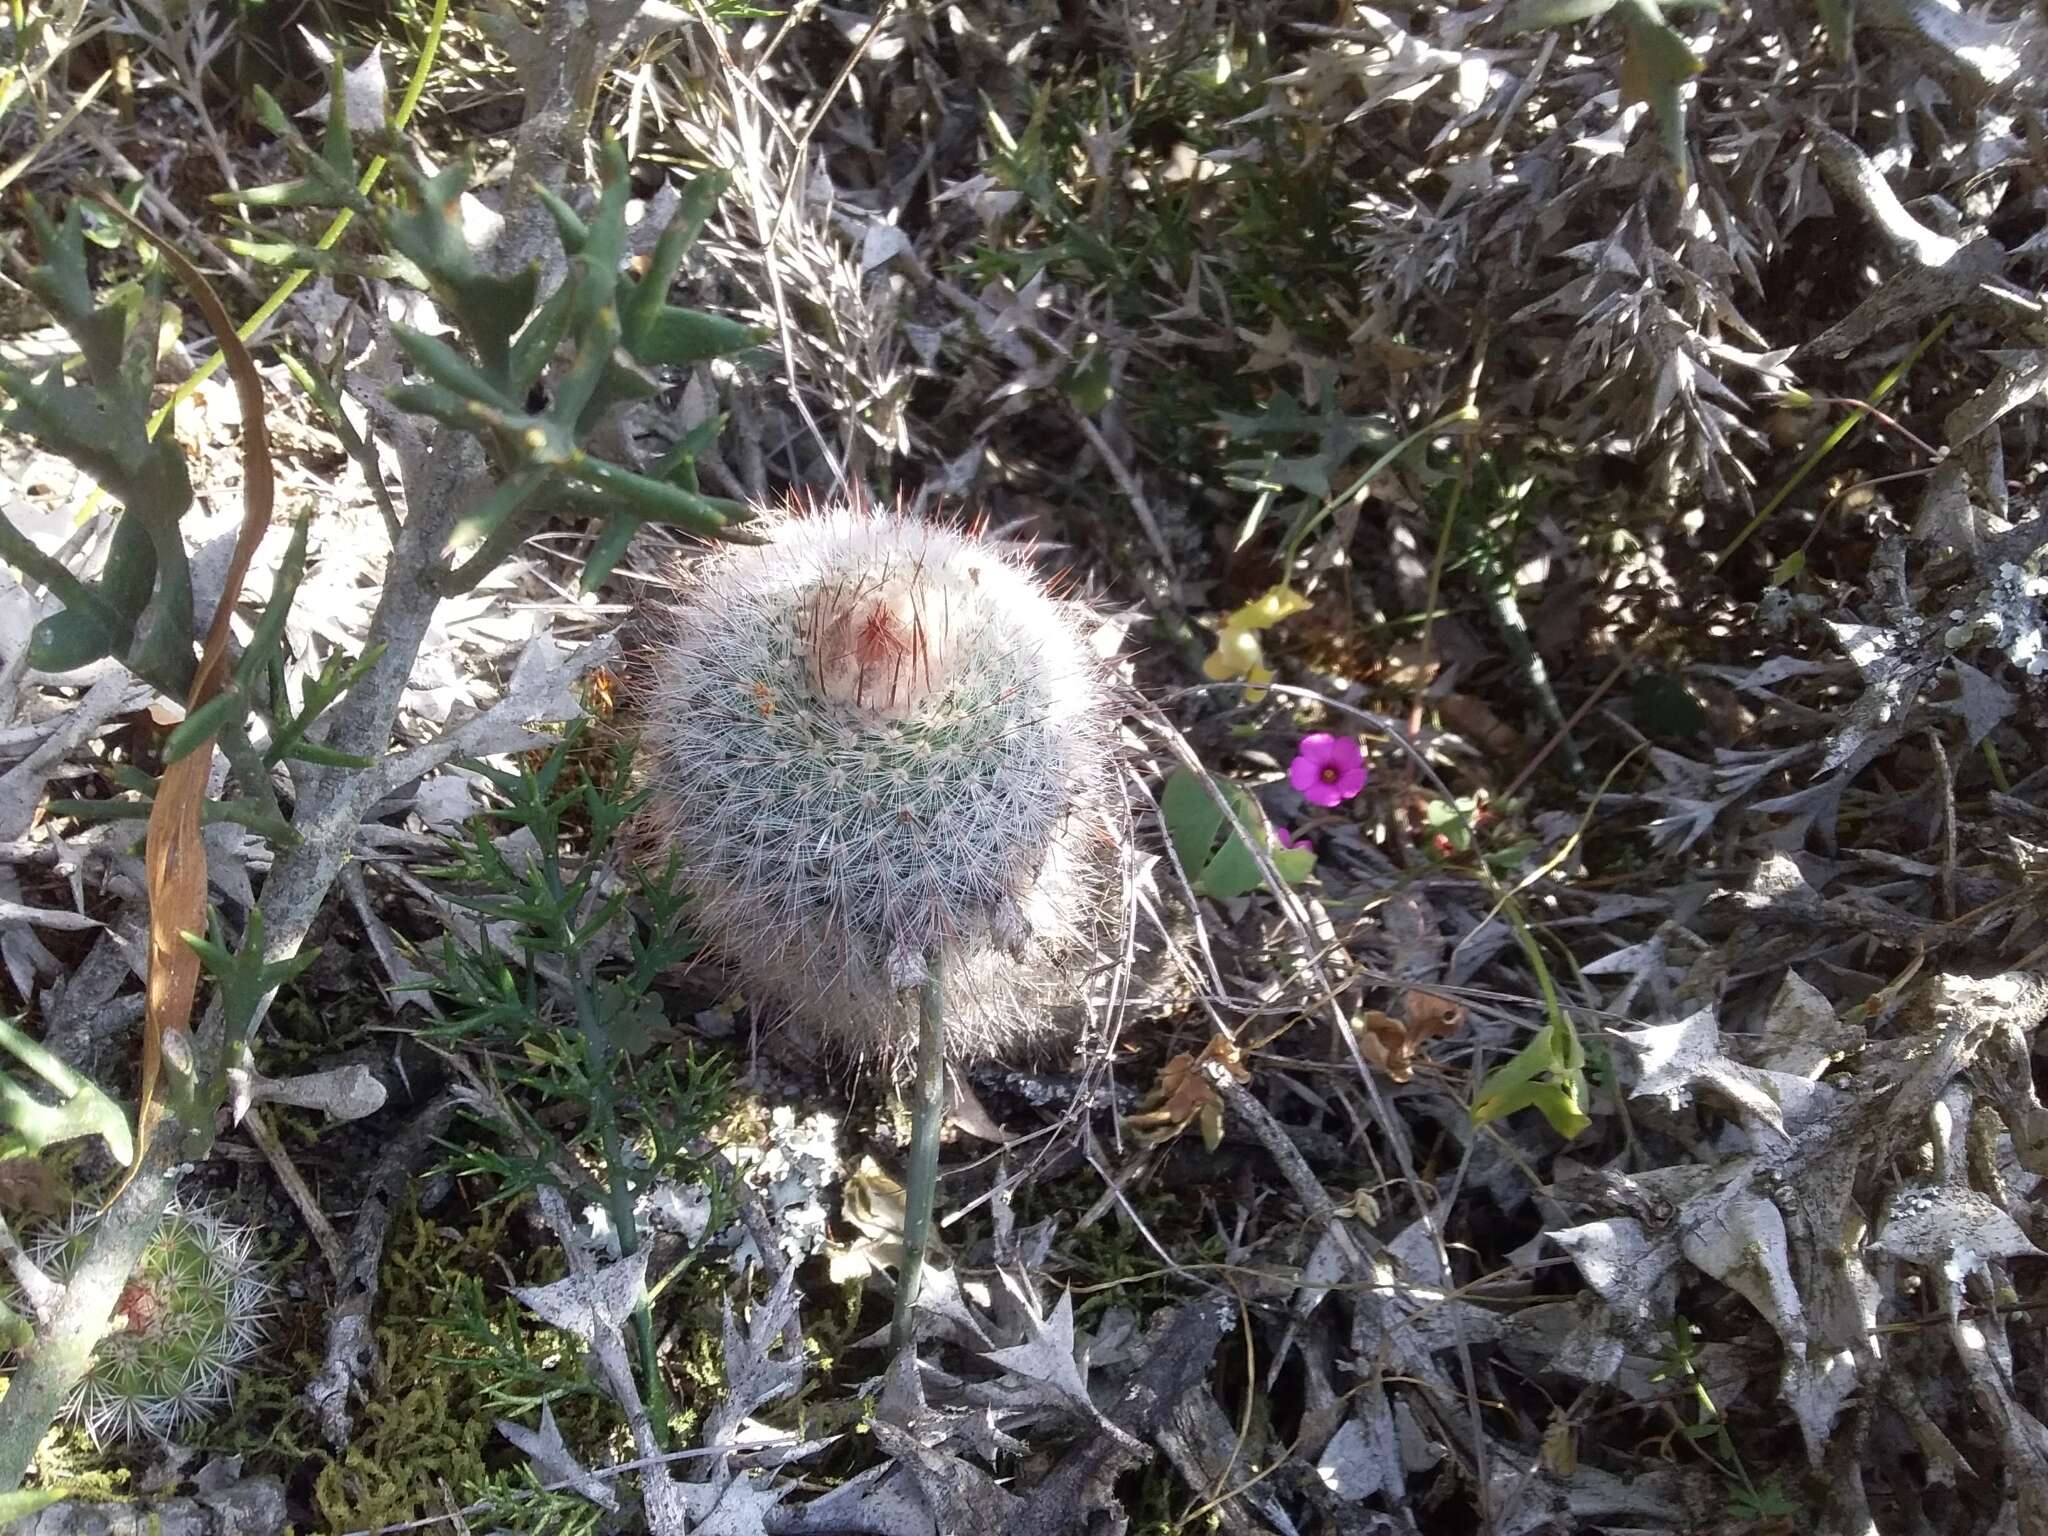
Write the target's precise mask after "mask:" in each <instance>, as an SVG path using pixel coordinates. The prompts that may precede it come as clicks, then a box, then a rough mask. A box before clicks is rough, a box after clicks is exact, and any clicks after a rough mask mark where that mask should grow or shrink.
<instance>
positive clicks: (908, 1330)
mask: <svg viewBox="0 0 2048 1536" xmlns="http://www.w3.org/2000/svg"><path fill="white" fill-rule="evenodd" d="M944 984H945V967H944V962H943V960H942V958H941V956H940V955H939V953H938V951H936V950H934V951H933V952H932V954H931V956H930V958H929V959H927V960H926V961H925V971H924V983H923V985H921V986H920V987H919V988H918V989H917V1099H916V1102H915V1103H914V1104H913V1105H912V1106H911V1122H910V1169H909V1174H908V1177H907V1178H906V1179H905V1180H904V1185H903V1263H902V1264H901V1265H900V1266H899V1267H898V1269H897V1271H896V1320H895V1325H894V1326H893V1327H892V1328H891V1330H890V1334H889V1344H890V1348H891V1349H894V1350H898V1351H900V1350H902V1349H903V1348H904V1347H905V1346H906V1345H908V1344H910V1343H911V1342H912V1341H913V1340H914V1339H915V1338H916V1336H917V1328H916V1323H917V1292H918V1284H919V1282H920V1281H921V1280H922V1279H923V1278H924V1255H925V1249H926V1248H928V1247H929V1246H930V1245H931V1237H932V1207H933V1206H934V1205H935V1204H937V1201H938V1192H939V1131H940V1129H941V1127H942V1126H943V1125H944V1124H945V1119H946V1009H945V1002H944V999H943V997H942V996H941V993H942V992H943V990H944Z"/></svg>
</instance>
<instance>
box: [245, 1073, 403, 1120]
mask: <svg viewBox="0 0 2048 1536" xmlns="http://www.w3.org/2000/svg"><path fill="white" fill-rule="evenodd" d="M386 1096H387V1095H386V1092H385V1088H384V1084H383V1082H382V1080H381V1079H379V1078H378V1076H377V1074H376V1073H374V1072H372V1071H371V1070H370V1069H369V1068H368V1067H366V1066H363V1065H362V1064H361V1063H359V1062H357V1063H351V1064H350V1065H348V1066H345V1067H334V1068H331V1069H330V1070H328V1071H325V1072H308V1073H306V1074H305V1075H304V1076H301V1077H286V1078H270V1077H257V1078H255V1079H253V1080H252V1081H251V1083H250V1085H249V1099H248V1102H250V1103H255V1104H264V1103H270V1104H290V1105H293V1106H294V1107H296V1108H299V1109H317V1110H319V1111H321V1113H323V1114H325V1115H326V1116H327V1117H328V1118H329V1119H331V1120H362V1119H365V1118H367V1117H368V1116H370V1115H374V1114H376V1113H377V1111H378V1110H380V1109H382V1108H383V1107H384V1101H385V1098H386Z"/></svg>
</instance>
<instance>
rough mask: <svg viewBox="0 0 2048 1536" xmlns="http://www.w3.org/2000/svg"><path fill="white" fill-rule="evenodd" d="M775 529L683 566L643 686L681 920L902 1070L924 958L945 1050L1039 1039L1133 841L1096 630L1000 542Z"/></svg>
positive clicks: (869, 521) (906, 524)
mask: <svg viewBox="0 0 2048 1536" xmlns="http://www.w3.org/2000/svg"><path fill="white" fill-rule="evenodd" d="M756 526H757V527H759V526H762V525H758V524H757V525H756ZM763 531H764V532H766V533H767V534H768V535H769V536H770V539H771V542H770V543H768V544H766V545H762V546H757V547H744V548H742V547H733V546H726V547H721V548H719V549H717V550H715V551H714V552H712V553H710V554H708V555H706V556H705V557H703V558H702V559H701V560H700V561H698V562H697V563H696V564H695V565H693V566H692V567H691V568H690V570H689V572H688V575H687V578H686V583H687V589H686V591H685V592H684V594H683V601H682V602H681V603H680V604H679V605H678V607H677V608H676V609H675V610H674V612H673V614H672V615H666V616H664V618H663V619H662V621H661V624H660V629H659V633H658V636H657V638H656V642H655V644H654V647H653V655H652V657H651V661H650V665H649V669H648V675H647V679H646V690H645V693H644V699H645V712H646V716H647V718H646V728H645V732H644V742H645V748H646V755H645V758H644V759H643V760H644V761H645V762H646V763H647V764H648V765H649V768H650V772H651V777H652V784H653V787H654V789H655V798H654V807H655V809H654V812H653V814H654V816H655V818H656V828H657V832H658V835H659V836H661V837H662V838H664V839H665V840H666V841H667V842H668V843H669V844H670V845H671V846H673V847H675V848H676V849H677V850H678V851H679V852H680V854H681V856H682V863H683V870H684V874H685V877H686V879H687V880H688V883H689V885H690V888H691V890H692V893H693V895H694V896H695V899H696V906H695V909H694V913H693V917H692V922H693V924H694V925H695V926H696V928H697V929H698V931H699V932H700V933H701V934H702V935H703V936H704V937H705V938H706V939H707V940H708V941H709V942H710V943H712V944H713V945H714V946H715V948H716V950H717V952H718V953H719V954H720V955H721V956H722V957H723V958H724V959H726V960H727V961H728V962H729V963H731V964H733V965H734V966H735V967H736V968H737V969H738V970H739V971H740V973H741V974H742V976H743V977H744V979H745V980H746V982H747V983H748V984H749V986H750V987H751V988H752V989H753V990H754V991H756V992H757V993H765V994H766V995H767V996H769V997H770V998H773V999H775V1000H777V1001H779V1002H781V1003H783V1004H784V1005H786V1006H787V1007H788V1008H789V1009H790V1010H791V1011H792V1012H793V1013H794V1014H795V1015H796V1016H797V1017H798V1018H799V1019H801V1020H803V1021H805V1022H807V1023H808V1024H810V1025H811V1026H813V1027H815V1028H817V1029H819V1030H821V1031H823V1032H825V1033H827V1034H829V1035H831V1036H833V1037H835V1038H836V1039H838V1040H839V1041H840V1042H841V1043H842V1044H845V1045H847V1046H850V1047H852V1048H853V1049H854V1050H855V1051H856V1052H858V1053H859V1054H861V1055H864V1056H879V1057H881V1058H883V1059H884V1060H886V1061H888V1062H891V1063H896V1062H900V1061H901V1059H902V1058H903V1055H904V1053H905V1050H906V1049H907V1047H908V1045H909V1042H910V1040H911V1036H912V1032H913V1023H912V1017H911V1013H910V1011H909V1009H908V1007H907V1005H906V1003H905V1001H904V998H903V996H902V993H903V990H904V989H905V988H907V987H914V986H916V985H917V983H918V981H919V980H920V978H921V977H922V976H923V974H924V967H925V963H926V961H927V959H928V957H930V956H932V955H934V954H936V953H943V957H944V960H945V1004H946V1014H947V1017H946V1029H947V1035H948V1041H949V1045H948V1050H949V1053H950V1054H952V1055H953V1056H955V1057H967V1056H981V1055H990V1054H1004V1053H1008V1052H1012V1051H1014V1050H1015V1049H1017V1048H1019V1047H1022V1046H1026V1045H1029V1044H1031V1043H1033V1042H1034V1041H1036V1040H1038V1039H1041V1038H1043V1037H1044V1036H1046V1035H1047V1034H1048V1033H1049V1032H1050V1031H1051V1030H1052V1028H1053V1025H1052V1022H1051V1018H1050V1015H1049V1011H1048V1009H1049V1004H1051V1003H1052V1002H1054V1001H1055V1000H1057V999H1059V998H1060V997H1061V995H1062V994H1065V995H1066V996H1067V997H1068V998H1069V999H1070V998H1071V996H1072V994H1073V992H1074V991H1075V990H1076V985H1077V981H1078V977H1077V976H1076V975H1075V974H1073V973H1074V971H1075V970H1076V969H1077V968H1078V967H1079V966H1081V965H1083V964H1085V959H1084V957H1085V956H1086V954H1087V953H1088V952H1089V951H1090V949H1091V945H1090V942H1089V941H1090V939H1091V937H1092V936H1093V935H1094V933H1095V931H1096V928H1097V924H1098V922H1099V919H1100V915H1101V913H1102V910H1103V907H1104V890H1105V886H1106V884H1107V882H1108V880H1109V878H1110V876H1111V874H1112V873H1113V871H1114V870H1115V868H1116V867H1117V861H1118V858H1119V855H1120V851H1121V849H1122V847H1123V845H1124V843H1125V841H1126V838H1125V818H1124V814H1123V811H1122V809H1121V805H1122V801H1121V797H1120V794H1119V792H1118V786H1117V782H1116V774H1115V768H1114V753H1115V743H1116V715H1117V705H1116V703H1115V702H1114V698H1113V694H1112V691H1111V686H1110V674H1109V672H1108V670H1107V667H1106V664H1105V662H1104V660H1103V659H1102V658H1101V657H1100V656H1099V655H1098V654H1097V653H1096V651H1095V649H1094V648H1093V646H1092V645H1091V643H1090V638H1089V636H1090V631H1091V629H1092V627H1093V625H1092V621H1091V616H1090V615H1089V613H1088V611H1087V610H1086V609H1085V608H1084V607H1082V606H1081V605H1079V604H1077V603H1073V602H1069V601H1065V600H1063V599H1061V598H1058V597H1056V596H1054V595H1053V594H1052V593H1051V592H1050V591H1049V590H1048V588H1047V586H1046V584H1045V583H1044V582H1043V581H1042V580H1041V579H1040V578H1039V577H1038V576H1037V575H1036V574H1035V572H1034V571H1033V570H1032V569H1031V567H1030V566H1029V564H1028V563H1027V557H1026V555H1025V554H1024V552H1022V551H1020V550H1018V549H1017V548H1015V547H1014V546H1010V545H1006V544H1003V543H1000V542H998V541H996V540H993V539H989V538H986V537H983V536H981V535H978V534H975V533H972V532H964V531H959V530H955V529H951V528H946V527H941V526H938V525H936V524H931V523H926V522H923V521H921V520H918V519H915V518H911V517H908V516H905V515H902V514H899V513H893V512H888V511H883V510H878V509H870V508H866V507H848V506H838V507H832V508H827V509H822V510H817V511H795V512H790V513H787V514H785V515H783V516H781V517H779V518H777V519H775V520H774V521H772V522H769V523H767V524H766V526H765V527H764V528H763Z"/></svg>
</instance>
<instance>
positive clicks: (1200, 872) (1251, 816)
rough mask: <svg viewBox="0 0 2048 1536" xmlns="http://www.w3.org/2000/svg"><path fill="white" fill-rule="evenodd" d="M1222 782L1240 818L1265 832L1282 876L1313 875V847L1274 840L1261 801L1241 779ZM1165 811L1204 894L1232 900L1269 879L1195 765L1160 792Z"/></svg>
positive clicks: (1291, 879) (1290, 879)
mask: <svg viewBox="0 0 2048 1536" xmlns="http://www.w3.org/2000/svg"><path fill="white" fill-rule="evenodd" d="M1217 787H1218V788H1219V789H1220V790H1221V791H1222V794H1223V796H1224V798H1225V799H1226V800H1228V801H1229V803H1230V809H1231V812H1232V814H1234V815H1235V816H1236V817H1237V819H1238V821H1239V822H1241V823H1243V825H1244V826H1246V827H1247V828H1250V829H1253V830H1255V831H1257V832H1259V833H1261V834H1262V835H1264V836H1265V838H1266V847H1265V852H1266V856H1267V858H1268V859H1270V860H1271V861H1272V864H1273V868H1274V869H1275V870H1276V871H1278V873H1279V875H1280V878H1281V879H1283V880H1285V881H1286V882H1287V883H1288V884H1290V885H1294V884H1298V883H1299V882H1301V881H1303V880H1305V879H1307V878H1308V875H1309V872H1310V871H1311V870H1313V869H1314V868H1315V862H1316V856H1315V853H1314V852H1313V851H1312V850H1310V849H1307V848H1283V847H1281V846H1280V845H1279V843H1278V842H1276V841H1274V839H1273V837H1272V834H1271V829H1270V828H1269V827H1268V826H1267V824H1266V816H1265V812H1263V811H1262V810H1260V809H1259V805H1258V802H1257V801H1255V800H1254V799H1252V797H1251V796H1250V795H1249V794H1247V793H1246V792H1245V791H1244V790H1243V789H1241V788H1239V787H1238V786H1237V785H1235V784H1230V783H1226V782H1223V781H1221V780H1219V781H1217ZM1159 813H1160V815H1161V817H1162V818H1163V819H1164V820H1165V822H1166V832H1167V835H1168V836H1169V837H1171V838H1172V839H1173V850H1174V852H1175V853H1176V854H1177V855H1179V857H1180V862H1181V868H1183V869H1184V870H1186V871H1187V874H1188V879H1189V880H1190V881H1191V882H1192V883H1193V885H1194V888H1195V890H1196V892H1197V893H1198V894H1200V895H1203V896H1213V897H1215V898H1217V899H1218V900H1227V899H1229V898H1230V897H1233V896H1245V895H1249V894H1250V893H1251V892H1253V891H1256V890H1258V889H1259V888H1260V887H1261V886H1263V885H1264V884H1265V883H1266V877H1265V876H1264V875H1263V874H1262V873H1261V872H1260V870H1259V865H1258V860H1257V859H1256V858H1255V857H1254V856H1253V854H1252V851H1251V849H1250V848H1248V847H1246V846H1245V842H1244V839H1243V837H1242V836H1240V835H1239V833H1238V832H1237V830H1236V828H1234V827H1232V826H1231V825H1230V823H1229V821H1228V820H1227V819H1226V818H1225V816H1224V814H1223V809H1222V807H1221V806H1219V805H1217V804H1216V802H1215V800H1214V799H1213V798H1212V797H1211V796H1210V793H1209V790H1208V788H1207V787H1206V786H1205V785H1204V784H1203V782H1202V780H1201V779H1200V778H1199V777H1198V776H1197V775H1196V774H1194V773H1193V772H1191V771H1190V770H1188V769H1186V768H1176V769H1175V770H1174V771H1173V773H1172V774H1171V775H1169V776H1168V778H1167V781H1166V786H1165V789H1164V790H1163V792H1162V793H1161V794H1160V797H1159ZM1219 838H1220V840H1221V841H1220V843H1219Z"/></svg>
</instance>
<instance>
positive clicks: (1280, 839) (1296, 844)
mask: <svg viewBox="0 0 2048 1536" xmlns="http://www.w3.org/2000/svg"><path fill="white" fill-rule="evenodd" d="M1273 841H1274V842H1276V843H1278V844H1279V845H1280V846H1281V847H1282V848H1285V849H1286V850H1287V851H1288V852H1289V853H1314V852H1315V851H1316V845H1315V844H1314V843H1312V842H1310V841H1309V840H1308V839H1307V838H1305V837H1296V836H1295V835H1294V834H1293V833H1292V832H1290V831H1288V830H1287V829H1286V828H1285V827H1275V828H1274V829H1273Z"/></svg>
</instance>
